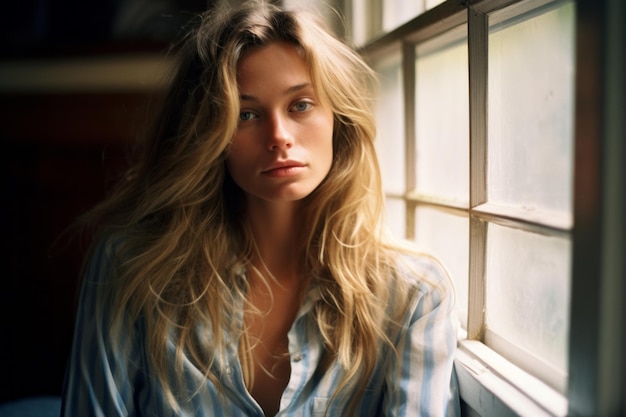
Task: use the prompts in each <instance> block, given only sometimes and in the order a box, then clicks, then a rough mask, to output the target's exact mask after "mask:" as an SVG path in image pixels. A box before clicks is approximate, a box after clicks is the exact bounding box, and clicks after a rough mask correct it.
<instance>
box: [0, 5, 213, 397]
mask: <svg viewBox="0 0 626 417" xmlns="http://www.w3.org/2000/svg"><path fill="white" fill-rule="evenodd" d="M211 3H212V1H211V0H166V1H159V2H155V1H152V0H103V1H97V2H89V1H88V2H85V1H82V0H7V1H5V2H3V3H2V5H3V7H2V13H0V65H11V64H10V63H11V62H12V61H13V60H20V61H22V62H24V61H26V62H35V63H38V62H42V61H43V62H44V63H45V60H47V59H52V60H57V59H72V60H74V59H79V60H89V59H90V58H91V57H101V56H111V55H113V56H118V57H119V56H132V55H133V54H145V53H161V52H165V51H166V50H168V48H169V47H170V45H171V44H172V42H173V41H175V40H176V39H177V38H178V37H179V35H180V33H181V32H184V31H185V30H186V28H187V27H188V22H189V21H190V20H191V19H192V18H193V17H194V16H196V15H197V13H198V12H201V11H203V10H205V9H206V8H207V7H209V6H210V4H211ZM2 81H3V83H2V84H4V85H6V83H7V80H2ZM9 82H10V80H9ZM0 90H1V89H0ZM7 90H11V88H9V89H7ZM94 90H97V86H96V87H95V88H94ZM155 94H156V92H151V91H126V92H119V91H118V92H92V93H71V92H69V91H68V92H58V93H46V92H44V91H39V92H37V91H35V92H22V93H20V92H12V93H7V92H6V90H5V92H3V91H0V167H1V168H0V173H1V176H0V178H1V180H0V187H1V189H0V196H1V197H0V198H1V200H0V203H1V204H0V215H1V219H2V228H0V236H1V238H0V241H1V242H2V247H1V248H0V253H1V257H0V261H1V267H0V271H1V272H0V376H1V378H0V403H2V402H5V401H9V400H12V399H16V398H21V397H27V396H34V395H58V394H60V392H61V387H62V381H63V373H64V369H65V364H66V360H67V355H68V353H69V347H70V343H71V337H72V330H73V322H74V310H75V306H76V295H77V283H78V280H79V270H80V266H81V263H82V261H83V257H84V254H85V252H86V249H87V246H88V244H89V236H88V235H83V234H81V233H80V230H79V229H72V228H70V226H71V225H72V224H73V223H74V222H75V221H76V219H77V217H78V216H80V215H81V214H82V213H84V212H85V211H86V210H88V209H89V208H91V207H93V206H94V205H95V204H96V203H97V202H99V201H101V200H102V199H103V198H104V196H105V195H106V193H107V190H108V189H109V188H110V186H111V185H112V184H113V183H114V182H115V180H116V178H118V177H119V176H120V175H121V174H122V173H123V171H124V170H125V168H126V159H125V156H126V153H127V148H128V146H129V144H131V143H132V142H133V141H134V140H135V139H136V137H137V136H138V135H139V132H141V131H142V129H143V128H144V125H145V124H146V121H147V119H148V118H149V110H148V106H147V104H146V103H147V101H148V100H150V99H153V98H154V95H155Z"/></svg>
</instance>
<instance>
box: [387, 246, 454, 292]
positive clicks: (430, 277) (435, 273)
mask: <svg viewBox="0 0 626 417" xmlns="http://www.w3.org/2000/svg"><path fill="white" fill-rule="evenodd" d="M393 262H394V265H393V269H394V270H395V272H396V275H397V277H398V279H399V280H400V281H401V282H402V283H404V284H405V285H408V286H409V287H411V288H413V289H416V290H417V291H418V292H420V293H422V294H424V293H431V292H438V293H440V295H441V296H445V295H447V294H448V293H452V292H453V287H452V281H451V279H450V275H449V274H448V271H447V269H446V267H445V266H444V264H443V263H442V262H441V261H440V260H439V259H438V258H437V257H436V256H434V255H433V254H431V253H428V252H426V251H424V250H421V249H419V248H417V247H416V246H415V245H413V244H412V243H411V242H403V244H402V246H400V247H398V248H396V249H395V250H394V256H393Z"/></svg>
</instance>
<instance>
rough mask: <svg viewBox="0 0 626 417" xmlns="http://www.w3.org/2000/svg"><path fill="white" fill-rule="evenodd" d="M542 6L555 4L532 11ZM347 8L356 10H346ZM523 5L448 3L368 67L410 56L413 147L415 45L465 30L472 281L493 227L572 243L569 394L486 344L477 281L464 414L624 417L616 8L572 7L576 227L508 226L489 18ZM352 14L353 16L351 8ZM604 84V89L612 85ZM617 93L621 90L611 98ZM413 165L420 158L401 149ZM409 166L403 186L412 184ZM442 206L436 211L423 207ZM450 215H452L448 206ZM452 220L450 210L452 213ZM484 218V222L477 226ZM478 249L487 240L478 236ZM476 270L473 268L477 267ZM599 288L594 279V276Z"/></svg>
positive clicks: (609, 4) (463, 359)
mask: <svg viewBox="0 0 626 417" xmlns="http://www.w3.org/2000/svg"><path fill="white" fill-rule="evenodd" d="M529 2H530V3H532V4H533V5H534V4H545V3H549V2H550V1H549V0H528V1H527V2H526V4H528V3H529ZM346 3H351V1H349V0H346ZM521 3H523V0H447V1H445V2H444V3H442V4H440V5H438V6H437V7H435V8H434V9H431V10H428V11H426V12H424V13H423V14H421V15H419V16H417V17H416V18H414V19H412V20H411V21H409V22H407V23H405V24H403V25H402V26H400V27H398V28H396V29H395V30H393V31H391V32H389V33H387V34H384V35H382V36H380V37H377V38H375V39H372V40H370V41H369V42H368V43H366V44H365V45H364V46H363V47H362V53H363V54H364V56H366V57H367V58H371V57H375V56H376V54H378V53H379V52H380V51H382V50H384V49H386V48H390V47H392V45H400V46H399V47H400V48H401V50H402V56H403V64H402V70H403V78H404V79H403V90H404V98H405V103H404V107H405V123H406V124H405V137H406V138H413V137H415V125H414V120H413V116H414V111H415V101H414V100H415V97H414V94H413V91H414V89H415V78H414V77H415V45H416V44H417V43H418V42H420V41H422V40H425V39H428V38H430V37H433V36H436V35H439V34H442V33H444V32H446V31H447V30H450V29H452V28H454V27H456V26H459V25H463V24H467V30H468V48H469V83H470V138H471V140H470V155H472V156H471V158H470V170H471V175H470V181H471V184H470V211H472V210H473V212H472V214H473V215H472V216H470V228H472V229H474V230H471V231H470V236H474V238H471V239H473V240H472V241H471V243H470V251H471V252H470V271H471V272H470V273H471V274H474V275H475V276H477V277H484V262H477V261H476V260H477V259H480V258H481V257H484V254H485V252H484V251H485V245H484V242H485V239H484V236H482V234H483V233H486V230H485V227H484V223H485V221H486V220H489V221H492V220H494V219H497V220H498V221H500V222H506V223H509V222H511V223H512V224H515V223H521V225H522V226H523V227H524V228H526V229H527V228H528V227H529V226H530V227H531V228H534V229H537V230H540V231H547V232H549V233H550V234H553V233H555V232H556V233H557V234H563V233H565V234H567V235H568V236H570V237H571V241H572V248H573V249H572V275H571V286H572V288H571V305H572V308H571V311H570V326H571V329H570V338H569V357H570V361H569V368H568V375H569V376H568V378H567V389H566V391H565V393H564V394H562V393H559V392H557V391H556V390H554V389H553V388H551V387H549V386H548V385H546V384H545V383H543V382H542V381H540V380H538V379H537V378H535V377H534V376H532V375H530V374H529V373H527V372H525V371H523V370H522V369H520V368H519V367H517V366H515V365H512V364H511V363H510V362H508V361H506V360H505V359H503V358H502V357H501V356H500V355H498V354H497V353H495V352H494V351H493V350H491V349H489V348H488V347H487V346H486V345H484V344H483V343H481V342H480V340H482V338H483V337H484V328H483V326H482V323H483V322H484V320H483V319H482V315H483V314H484V302H485V298H484V285H483V284H484V283H482V282H480V280H477V279H474V280H471V281H470V289H469V297H470V299H471V300H472V301H471V302H470V308H469V310H470V311H469V312H468V314H469V316H470V319H469V320H468V328H467V335H466V336H467V337H466V338H462V339H461V340H460V341H459V350H458V354H457V357H456V359H455V366H456V371H457V375H458V378H459V383H460V384H459V385H460V394H461V397H462V399H463V400H464V403H465V404H466V405H467V406H468V407H467V406H466V407H464V413H465V414H466V415H498V416H501V415H502V416H504V415H528V416H536V415H549V416H561V415H621V414H622V413H624V412H625V410H626V406H625V404H624V402H625V400H624V399H622V398H621V396H622V392H621V391H622V390H623V388H621V387H623V386H624V384H625V383H626V361H625V360H624V359H623V358H622V356H623V355H622V346H624V342H625V341H626V329H625V328H624V327H626V326H623V324H622V325H620V323H625V322H626V308H625V307H624V306H623V303H622V302H621V300H624V299H626V284H625V282H624V281H625V279H624V274H625V271H626V265H625V264H626V261H625V260H624V259H623V258H624V256H623V255H622V254H623V253H624V252H625V250H624V249H625V246H626V245H625V235H626V227H625V222H624V219H623V213H624V212H626V210H624V209H625V199H626V197H625V195H626V192H625V190H624V189H625V188H626V187H625V186H624V183H625V182H626V181H623V180H621V179H622V178H625V177H626V174H625V170H624V168H623V161H624V160H626V152H625V146H624V144H623V140H622V139H623V137H625V136H626V135H625V134H624V133H625V131H626V129H625V127H624V122H623V121H622V120H621V114H620V109H623V108H624V106H625V97H626V93H625V92H624V80H623V75H622V74H624V73H626V68H625V64H624V56H623V50H620V48H623V45H624V44H626V35H625V34H624V29H623V27H620V19H619V16H624V15H625V13H624V8H625V6H624V4H623V2H621V0H575V1H574V3H575V8H576V15H575V28H576V29H575V30H576V40H575V42H576V45H575V48H576V49H575V51H576V63H575V66H576V68H575V71H576V81H575V96H574V97H575V116H574V120H575V122H574V123H575V126H574V159H575V160H574V172H575V173H574V193H573V194H574V205H573V219H562V218H560V219H559V218H540V219H537V218H529V219H524V218H520V217H518V216H513V218H507V217H506V216H503V213H501V212H498V210H497V208H494V207H492V206H490V205H489V204H486V190H485V188H484V184H486V181H485V180H486V178H485V176H486V166H487V164H486V162H487V160H486V134H487V133H486V132H487V124H486V117H485V115H486V114H487V113H486V107H487V96H486V94H485V92H486V88H485V86H486V83H487V68H486V65H487V62H486V59H481V58H480V57H481V56H484V54H486V53H487V47H488V44H487V42H488V16H489V14H490V13H492V12H494V11H496V10H499V9H503V8H507V7H510V6H512V7H513V8H514V7H516V5H517V4H521ZM348 10H351V9H350V8H349V7H348ZM605 80H606V81H605ZM616 86H617V88H616ZM405 143H406V149H405V150H406V153H407V155H406V159H407V162H409V161H411V159H412V158H413V155H414V152H415V145H414V143H413V140H406V141H405ZM413 169H414V168H413V167H412V163H409V164H407V173H406V185H407V189H412V188H413V186H414V185H415V184H414V181H415V173H414V172H412V170H413ZM420 203H422V204H432V205H435V206H438V205H439V204H438V202H436V201H432V202H428V201H421V202H420ZM416 204H417V203H416V200H414V199H411V198H409V199H408V200H407V208H406V209H407V213H406V216H407V220H406V230H407V236H406V237H407V238H413V237H414V236H412V234H413V233H414V218H413V216H414V215H415V214H414V212H415V210H414V209H415V206H416ZM445 208H446V209H448V210H450V209H451V208H450V207H448V206H446V207H445ZM452 209H454V208H452ZM481 216H482V218H483V220H485V221H483V220H481ZM481 236H482V237H483V239H480V237H481ZM472 259H473V260H472ZM594 276H595V277H598V279H597V280H593V279H589V277H594Z"/></svg>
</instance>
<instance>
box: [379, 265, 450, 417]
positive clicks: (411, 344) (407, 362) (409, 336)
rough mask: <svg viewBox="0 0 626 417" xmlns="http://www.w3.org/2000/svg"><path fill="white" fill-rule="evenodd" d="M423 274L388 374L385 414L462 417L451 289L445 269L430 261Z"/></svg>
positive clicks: (414, 416) (416, 416)
mask: <svg viewBox="0 0 626 417" xmlns="http://www.w3.org/2000/svg"><path fill="white" fill-rule="evenodd" d="M425 277H427V281H425V282H422V283H420V284H419V285H418V288H419V289H418V291H417V292H416V299H415V301H414V304H413V309H412V310H411V312H410V313H409V316H410V317H409V319H408V320H407V322H406V333H405V334H404V335H403V337H402V338H401V339H400V340H401V341H400V343H399V344H398V346H397V349H398V361H399V363H398V364H396V366H393V367H392V369H391V372H390V373H389V374H388V375H389V376H388V378H389V380H388V381H387V387H388V395H386V397H385V401H384V409H385V416H388V417H391V416H394V417H418V416H419V417H431V416H432V417H444V416H445V417H451V416H459V415H460V406H459V395H458V387H457V382H456V375H455V373H454V367H453V363H454V354H455V352H456V345H457V327H458V323H457V320H456V318H455V317H454V314H453V306H454V291H453V288H452V285H451V284H450V283H449V279H448V276H447V273H446V272H445V270H444V269H443V267H441V266H440V265H439V264H438V263H436V262H434V261H433V262H432V263H430V262H429V264H428V266H427V267H426V271H425Z"/></svg>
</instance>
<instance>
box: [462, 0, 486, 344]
mask: <svg viewBox="0 0 626 417" xmlns="http://www.w3.org/2000/svg"><path fill="white" fill-rule="evenodd" d="M467 19H468V48H469V49H468V56H469V97H470V103H469V104H470V105H469V111H470V214H471V211H472V208H474V207H476V206H478V205H480V204H483V203H485V202H486V201H487V170H486V167H487V48H488V43H487V41H488V39H487V36H488V18H487V15H485V14H484V13H481V12H479V11H477V10H474V9H472V8H469V9H468V16H467ZM486 237H487V224H486V223H485V222H484V221H482V220H480V219H478V218H474V217H473V216H470V245H469V247H470V254H469V307H468V308H469V311H468V316H467V317H468V323H467V334H468V337H469V338H470V339H476V340H482V337H483V334H484V322H485V320H484V314H485V283H484V277H485V259H486V257H485V250H486Z"/></svg>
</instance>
